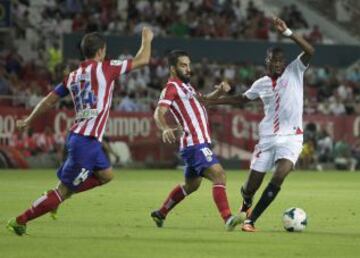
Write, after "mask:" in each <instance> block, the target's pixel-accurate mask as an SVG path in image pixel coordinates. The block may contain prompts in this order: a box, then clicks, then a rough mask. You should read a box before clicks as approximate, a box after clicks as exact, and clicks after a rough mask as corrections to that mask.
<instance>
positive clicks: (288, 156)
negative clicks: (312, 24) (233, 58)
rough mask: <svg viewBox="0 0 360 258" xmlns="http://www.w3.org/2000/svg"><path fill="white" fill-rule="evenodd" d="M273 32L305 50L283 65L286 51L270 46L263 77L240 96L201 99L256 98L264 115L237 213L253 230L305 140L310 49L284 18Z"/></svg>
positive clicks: (231, 100)
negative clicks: (267, 175)
mask: <svg viewBox="0 0 360 258" xmlns="http://www.w3.org/2000/svg"><path fill="white" fill-rule="evenodd" d="M273 23H274V26H275V28H276V30H277V31H279V32H280V33H282V35H284V36H285V37H289V38H290V39H292V40H293V41H294V42H296V43H297V44H298V45H299V46H300V47H301V48H302V50H303V52H302V53H301V54H300V55H299V56H298V57H297V58H296V59H295V60H293V61H292V62H291V63H290V64H288V65H285V58H284V51H283V50H282V49H281V48H277V47H276V48H270V49H269V50H268V51H267V56H266V59H265V62H266V67H267V75H266V76H263V77H261V78H260V79H258V80H256V81H255V82H254V83H253V85H252V86H251V88H250V89H249V90H247V91H246V92H245V93H244V94H242V95H239V96H231V97H224V98H220V99H217V100H211V101H209V100H206V99H205V100H204V102H205V103H208V104H238V103H245V102H248V101H250V100H254V99H258V98H260V99H261V100H262V102H263V104H264V111H265V117H264V118H263V120H262V121H261V123H260V126H259V134H260V139H259V143H258V144H257V145H256V146H255V150H254V153H253V157H252V160H251V165H250V169H251V170H250V173H249V177H248V179H247V181H246V182H245V183H244V185H243V186H242V187H241V194H242V197H243V203H242V207H241V208H240V211H241V212H246V213H247V219H246V220H245V222H244V224H243V226H242V230H243V231H246V232H254V231H256V230H255V226H254V224H255V222H256V221H257V219H258V218H259V217H260V215H261V214H262V213H263V212H264V211H265V209H266V208H267V207H268V206H269V205H270V204H271V202H272V201H273V200H274V199H275V197H276V195H277V194H278V193H279V191H280V187H281V185H282V183H283V181H284V179H285V178H286V176H287V175H288V174H289V173H290V171H292V170H293V168H294V165H295V163H296V161H297V159H298V157H299V155H300V153H301V150H302V143H303V129H302V120H303V119H302V114H303V76H304V72H305V70H306V69H307V67H308V65H309V62H310V59H311V57H312V56H313V54H314V51H315V50H314V48H313V47H312V46H311V45H310V44H309V43H308V42H307V41H306V40H305V39H303V38H302V37H301V36H299V35H297V34H295V33H293V32H292V31H291V30H290V29H289V28H288V27H287V25H286V24H285V22H284V21H282V20H281V19H279V18H277V17H275V18H274V20H273ZM274 166H275V172H274V174H273V176H272V178H271V180H270V183H269V184H268V185H267V187H266V188H265V190H264V192H263V193H262V195H261V197H260V200H259V201H258V203H257V204H256V205H255V207H254V209H253V210H252V211H251V209H250V208H251V206H252V201H253V196H254V195H255V193H256V191H257V190H258V189H259V187H260V185H261V183H262V181H263V179H264V176H265V172H266V171H269V170H270V169H271V168H273V167H274Z"/></svg>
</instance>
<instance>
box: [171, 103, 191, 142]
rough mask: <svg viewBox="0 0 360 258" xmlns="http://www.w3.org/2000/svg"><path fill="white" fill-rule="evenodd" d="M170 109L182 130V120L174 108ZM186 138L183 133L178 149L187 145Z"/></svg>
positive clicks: (185, 134)
mask: <svg viewBox="0 0 360 258" xmlns="http://www.w3.org/2000/svg"><path fill="white" fill-rule="evenodd" d="M170 109H171V112H173V114H174V115H175V116H176V118H177V120H178V121H179V123H180V125H181V126H182V128H185V125H184V121H183V118H182V117H181V115H180V114H179V112H178V111H177V110H176V108H174V107H170ZM186 137H187V132H185V133H184V136H183V137H182V138H183V139H182V143H180V144H181V146H180V148H183V147H184V146H186V145H187V140H186Z"/></svg>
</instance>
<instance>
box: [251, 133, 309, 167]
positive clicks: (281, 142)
mask: <svg viewBox="0 0 360 258" xmlns="http://www.w3.org/2000/svg"><path fill="white" fill-rule="evenodd" d="M302 145H303V136H302V135H275V136H268V137H261V138H260V141H259V143H258V144H256V146H255V150H254V152H253V155H252V158H251V164H250V168H251V169H252V170H255V171H258V172H266V171H269V170H271V169H272V168H273V167H274V166H275V162H276V161H277V160H279V159H287V160H290V161H291V162H292V163H293V164H294V166H295V164H296V161H297V160H298V158H299V156H300V153H301V151H302Z"/></svg>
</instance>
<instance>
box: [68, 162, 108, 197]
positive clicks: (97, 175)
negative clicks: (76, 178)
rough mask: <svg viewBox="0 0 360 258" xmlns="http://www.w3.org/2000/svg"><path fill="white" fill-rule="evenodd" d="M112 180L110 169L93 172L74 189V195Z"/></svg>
mask: <svg viewBox="0 0 360 258" xmlns="http://www.w3.org/2000/svg"><path fill="white" fill-rule="evenodd" d="M113 178H114V172H113V170H112V167H108V168H105V169H101V170H97V171H94V173H93V174H92V175H91V176H89V177H88V178H87V179H86V180H85V181H84V182H82V183H81V184H80V186H79V187H78V188H77V189H76V191H75V192H76V193H81V192H85V191H88V190H90V189H93V188H95V187H97V186H101V185H104V184H107V183H109V182H110V181H111V180H113Z"/></svg>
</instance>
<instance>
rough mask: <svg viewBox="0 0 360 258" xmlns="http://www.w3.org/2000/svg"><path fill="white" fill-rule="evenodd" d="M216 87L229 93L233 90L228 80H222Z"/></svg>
mask: <svg viewBox="0 0 360 258" xmlns="http://www.w3.org/2000/svg"><path fill="white" fill-rule="evenodd" d="M215 89H219V90H221V91H222V92H223V93H228V92H229V91H230V90H231V86H230V84H229V83H228V82H227V81H222V82H221V83H220V84H219V85H215Z"/></svg>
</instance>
